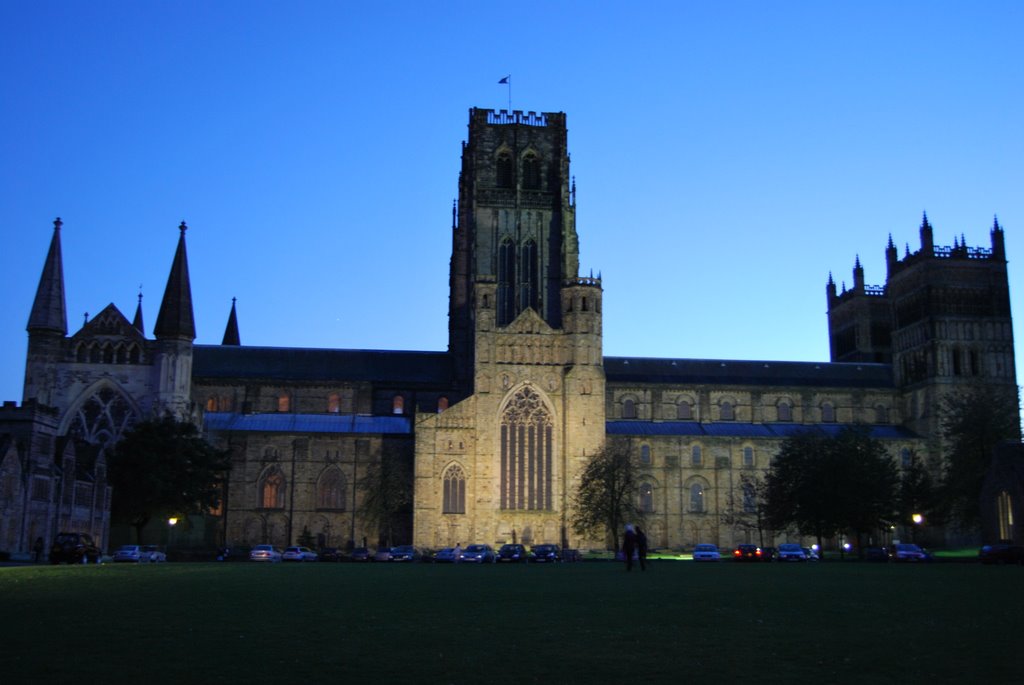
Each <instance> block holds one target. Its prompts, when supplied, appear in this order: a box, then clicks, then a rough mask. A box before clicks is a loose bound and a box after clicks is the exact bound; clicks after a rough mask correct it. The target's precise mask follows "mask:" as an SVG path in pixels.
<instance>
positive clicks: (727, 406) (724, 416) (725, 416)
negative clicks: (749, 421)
mask: <svg viewBox="0 0 1024 685" xmlns="http://www.w3.org/2000/svg"><path fill="white" fill-rule="evenodd" d="M718 418H719V419H721V420H722V421H732V420H733V419H735V418H736V413H735V412H734V411H733V408H732V402H730V401H729V400H724V401H723V402H722V403H721V404H720V405H718Z"/></svg>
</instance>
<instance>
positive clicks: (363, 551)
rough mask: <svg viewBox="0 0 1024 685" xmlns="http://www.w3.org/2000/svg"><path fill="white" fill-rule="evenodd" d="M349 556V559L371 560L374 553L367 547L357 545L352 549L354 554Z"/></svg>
mask: <svg viewBox="0 0 1024 685" xmlns="http://www.w3.org/2000/svg"><path fill="white" fill-rule="evenodd" d="M348 558H349V561H370V560H371V559H373V555H372V554H370V550H368V549H367V548H366V547H356V548H355V549H354V550H352V554H349V555H348Z"/></svg>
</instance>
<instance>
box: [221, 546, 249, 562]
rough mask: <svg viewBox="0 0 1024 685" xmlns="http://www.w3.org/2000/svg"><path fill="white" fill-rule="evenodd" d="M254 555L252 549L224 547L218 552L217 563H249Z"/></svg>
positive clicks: (246, 547)
mask: <svg viewBox="0 0 1024 685" xmlns="http://www.w3.org/2000/svg"><path fill="white" fill-rule="evenodd" d="M250 554H252V547H248V546H246V545H236V546H234V547H222V548H221V549H219V550H217V556H216V559H217V561H248V559H249V555H250Z"/></svg>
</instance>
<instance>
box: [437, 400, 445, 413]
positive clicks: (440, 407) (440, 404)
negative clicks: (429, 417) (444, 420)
mask: <svg viewBox="0 0 1024 685" xmlns="http://www.w3.org/2000/svg"><path fill="white" fill-rule="evenodd" d="M447 408H448V398H447V397H438V398H437V413H438V414H440V413H441V412H443V411H444V410H445V409H447Z"/></svg>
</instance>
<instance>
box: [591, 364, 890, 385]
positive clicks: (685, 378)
mask: <svg viewBox="0 0 1024 685" xmlns="http://www.w3.org/2000/svg"><path fill="white" fill-rule="evenodd" d="M604 372H605V376H606V378H607V379H608V382H609V383H672V384H680V385H700V384H711V385H760V386H766V385H774V386H780V385H797V386H800V385H802V386H812V387H842V388H892V387H893V379H892V366H891V365H890V364H868V363H834V362H773V361H735V360H726V359H655V358H651V357H605V358H604Z"/></svg>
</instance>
